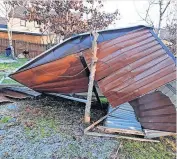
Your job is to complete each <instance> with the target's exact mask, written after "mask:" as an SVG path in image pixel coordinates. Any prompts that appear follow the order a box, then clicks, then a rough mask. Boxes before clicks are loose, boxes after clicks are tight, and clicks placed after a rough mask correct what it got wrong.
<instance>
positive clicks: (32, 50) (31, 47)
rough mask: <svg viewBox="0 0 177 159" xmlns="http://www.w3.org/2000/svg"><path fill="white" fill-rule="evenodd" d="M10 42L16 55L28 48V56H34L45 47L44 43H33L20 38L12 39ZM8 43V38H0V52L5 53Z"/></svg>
mask: <svg viewBox="0 0 177 159" xmlns="http://www.w3.org/2000/svg"><path fill="white" fill-rule="evenodd" d="M12 44H13V47H14V51H15V55H16V56H18V55H19V54H21V53H22V52H23V51H24V50H28V51H29V58H34V57H36V56H38V55H39V54H41V53H42V52H44V51H45V50H46V49H47V45H46V44H35V43H29V42H25V41H20V40H13V41H12ZM8 45H9V40H8V39H0V54H2V53H5V49H6V48H7V47H8Z"/></svg>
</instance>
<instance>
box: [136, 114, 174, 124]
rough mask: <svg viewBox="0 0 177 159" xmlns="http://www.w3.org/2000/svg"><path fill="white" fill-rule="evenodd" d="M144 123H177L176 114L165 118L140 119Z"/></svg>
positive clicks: (150, 117)
mask: <svg viewBox="0 0 177 159" xmlns="http://www.w3.org/2000/svg"><path fill="white" fill-rule="evenodd" d="M138 119H139V121H140V122H142V123H176V114H174V112H173V114H169V115H164V116H147V117H139V118H138Z"/></svg>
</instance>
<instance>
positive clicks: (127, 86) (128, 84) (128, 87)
mask: <svg viewBox="0 0 177 159" xmlns="http://www.w3.org/2000/svg"><path fill="white" fill-rule="evenodd" d="M173 69H174V65H169V66H168V67H166V68H164V69H162V70H161V71H157V72H155V73H152V74H151V75H149V76H147V77H146V78H145V77H144V78H143V79H142V80H138V81H137V80H136V79H133V78H132V79H130V80H128V81H126V79H125V80H124V81H125V82H124V83H122V84H121V85H120V86H119V87H116V88H115V89H112V90H110V91H108V92H105V95H106V96H107V97H108V96H114V94H113V93H114V92H116V98H118V96H117V94H118V93H121V92H126V94H127V93H131V92H132V91H133V90H134V88H136V89H138V88H141V87H143V86H145V85H146V84H148V83H151V82H153V81H154V80H157V79H159V77H163V76H165V75H168V74H169V73H172V72H174V71H175V70H173ZM135 80H136V81H135Z"/></svg>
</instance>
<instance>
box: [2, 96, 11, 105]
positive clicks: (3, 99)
mask: <svg viewBox="0 0 177 159" xmlns="http://www.w3.org/2000/svg"><path fill="white" fill-rule="evenodd" d="M6 102H12V101H11V100H10V99H9V98H7V97H5V96H4V94H3V93H0V104H1V103H6Z"/></svg>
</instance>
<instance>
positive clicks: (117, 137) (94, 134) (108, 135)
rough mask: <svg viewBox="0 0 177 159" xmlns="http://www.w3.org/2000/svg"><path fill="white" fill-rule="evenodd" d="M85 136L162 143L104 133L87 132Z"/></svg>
mask: <svg viewBox="0 0 177 159" xmlns="http://www.w3.org/2000/svg"><path fill="white" fill-rule="evenodd" d="M85 135H91V136H99V137H111V138H116V139H128V140H134V141H146V142H160V141H158V140H152V139H145V138H136V137H129V136H120V135H112V134H104V133H97V132H86V133H85Z"/></svg>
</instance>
